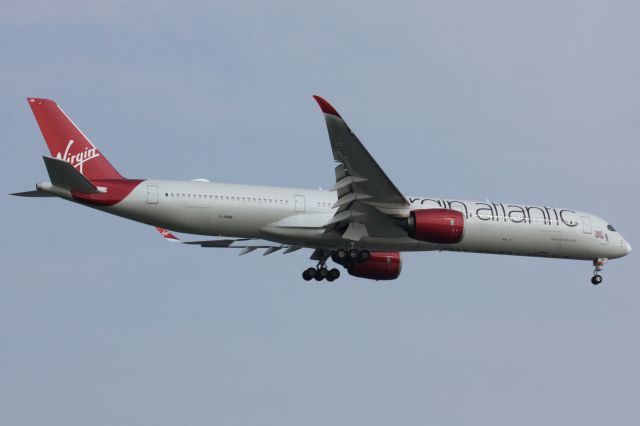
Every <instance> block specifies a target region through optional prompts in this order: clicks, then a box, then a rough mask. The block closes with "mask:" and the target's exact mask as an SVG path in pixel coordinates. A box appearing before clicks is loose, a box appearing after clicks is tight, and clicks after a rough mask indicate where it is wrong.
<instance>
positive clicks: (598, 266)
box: [591, 258, 608, 285]
mask: <svg viewBox="0 0 640 426" xmlns="http://www.w3.org/2000/svg"><path fill="white" fill-rule="evenodd" d="M607 260H608V259H607V258H599V259H594V260H593V277H591V284H593V285H598V284H600V283H601V282H602V275H600V274H598V272H600V271H602V270H603V269H604V264H605V263H607Z"/></svg>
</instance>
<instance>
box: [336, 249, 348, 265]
mask: <svg viewBox="0 0 640 426" xmlns="http://www.w3.org/2000/svg"><path fill="white" fill-rule="evenodd" d="M336 258H337V260H336V261H337V262H341V261H344V260H345V259H346V258H347V251H346V250H345V249H338V250H336Z"/></svg>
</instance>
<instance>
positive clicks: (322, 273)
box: [302, 245, 370, 282]
mask: <svg viewBox="0 0 640 426" xmlns="http://www.w3.org/2000/svg"><path fill="white" fill-rule="evenodd" d="M317 253H318V254H317V255H316V254H314V255H313V256H312V257H311V258H312V259H315V260H318V265H317V266H316V267H315V268H308V269H306V270H305V271H304V272H303V273H302V278H303V279H304V280H305V281H311V280H316V281H322V280H327V281H329V282H331V281H335V280H337V279H338V277H340V271H339V270H338V269H336V268H333V269H329V268H327V265H326V262H327V259H328V258H329V257H331V259H332V260H333V261H334V262H336V263H337V264H338V265H342V266H344V267H345V268H347V269H348V268H349V266H350V265H353V264H354V263H361V262H365V261H367V260H368V259H369V254H370V253H369V251H368V250H358V249H356V248H355V246H353V245H351V246H348V247H347V248H345V249H338V250H335V251H333V252H331V251H329V250H327V251H317Z"/></svg>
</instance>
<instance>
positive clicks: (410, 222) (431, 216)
mask: <svg viewBox="0 0 640 426" xmlns="http://www.w3.org/2000/svg"><path fill="white" fill-rule="evenodd" d="M406 230H407V233H408V234H409V236H410V237H411V238H413V239H416V240H420V241H427V242H429V243H436V244H454V243H457V242H460V240H462V236H463V234H464V215H463V214H462V213H461V212H459V211H456V210H450V209H420V210H413V211H412V212H411V216H409V218H408V219H407V222H406Z"/></svg>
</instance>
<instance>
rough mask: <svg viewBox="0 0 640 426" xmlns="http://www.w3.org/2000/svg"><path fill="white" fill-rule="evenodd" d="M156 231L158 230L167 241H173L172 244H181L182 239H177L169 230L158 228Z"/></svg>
mask: <svg viewBox="0 0 640 426" xmlns="http://www.w3.org/2000/svg"><path fill="white" fill-rule="evenodd" d="M156 229H157V230H158V232H159V233H160V235H162V236H163V237H164V239H165V240H167V241H171V242H172V243H179V242H180V239H179V238H178V237H176V236H175V235H173V234H172V233H171V232H169V231H168V230H166V229H164V228H158V227H156Z"/></svg>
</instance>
